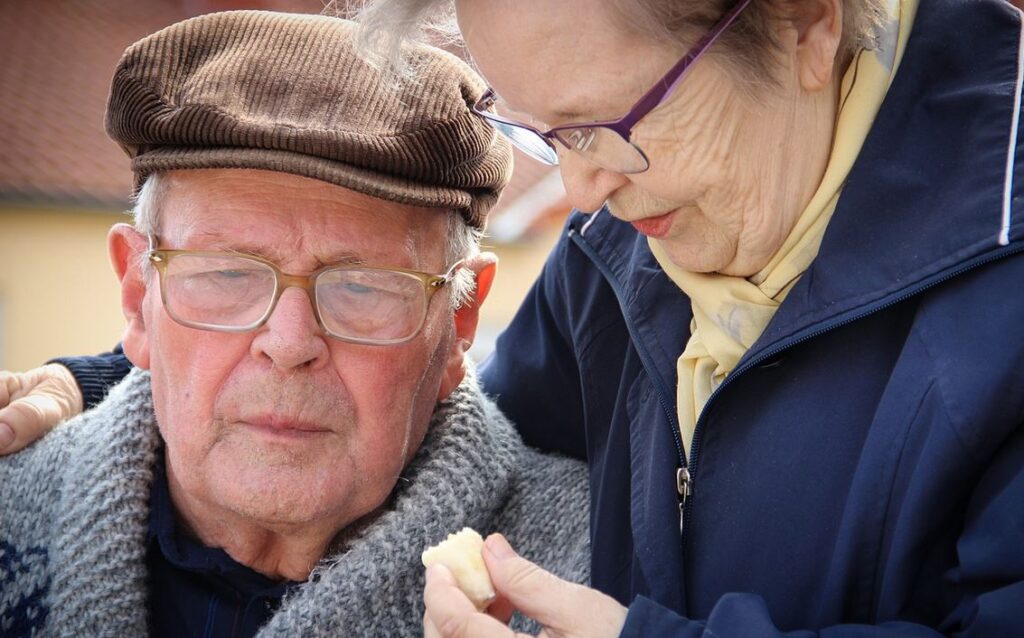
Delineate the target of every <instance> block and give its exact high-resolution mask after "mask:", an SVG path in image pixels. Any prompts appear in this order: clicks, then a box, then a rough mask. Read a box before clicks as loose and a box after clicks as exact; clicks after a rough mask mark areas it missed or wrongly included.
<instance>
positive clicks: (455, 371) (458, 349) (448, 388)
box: [437, 253, 498, 401]
mask: <svg viewBox="0 0 1024 638" xmlns="http://www.w3.org/2000/svg"><path fill="white" fill-rule="evenodd" d="M463 268H468V269H470V270H472V271H473V276H474V278H475V279H476V286H474V287H473V294H472V296H471V297H470V298H469V300H468V301H466V303H464V304H462V306H461V307H460V308H459V309H458V310H456V311H455V339H454V340H453V341H452V349H451V351H450V352H449V353H448V361H446V362H445V370H444V377H443V378H442V379H441V387H440V388H439V390H438V394H437V400H438V401H442V400H444V399H446V398H447V397H448V395H449V394H451V393H452V392H454V391H455V388H457V387H459V384H460V383H462V379H464V378H465V376H466V351H467V350H469V348H470V346H472V345H473V339H475V338H476V327H477V324H478V323H479V322H480V306H481V304H483V302H484V300H485V299H487V293H489V292H490V291H491V284H492V283H494V274H495V273H496V272H497V270H498V256H497V255H495V254H494V253H480V254H479V255H475V256H473V257H470V258H469V259H467V260H466V263H465V264H464V265H463Z"/></svg>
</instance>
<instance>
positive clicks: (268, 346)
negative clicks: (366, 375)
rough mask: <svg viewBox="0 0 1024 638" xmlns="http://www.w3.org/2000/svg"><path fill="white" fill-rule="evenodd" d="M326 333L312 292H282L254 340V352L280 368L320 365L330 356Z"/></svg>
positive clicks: (287, 290) (289, 289) (294, 289)
mask: <svg viewBox="0 0 1024 638" xmlns="http://www.w3.org/2000/svg"><path fill="white" fill-rule="evenodd" d="M327 339H328V337H327V335H325V334H324V332H323V330H321V329H320V325H319V324H318V323H317V320H316V315H315V314H314V312H313V306H312V304H311V300H310V298H309V295H308V294H306V292H305V291H303V290H300V289H299V288H288V289H286V290H285V291H284V292H283V293H281V298H280V299H278V301H277V306H276V307H275V308H274V312H273V313H272V314H271V315H270V318H269V319H267V323H266V324H265V325H264V326H263V327H262V328H260V329H259V330H258V331H257V333H256V337H255V338H254V339H253V340H252V346H251V350H252V354H253V356H254V357H256V358H262V357H266V358H268V359H270V361H271V362H272V363H273V364H274V365H275V366H276V367H278V368H280V369H282V370H291V369H295V368H301V367H309V368H313V369H316V368H319V367H321V366H323V365H325V364H326V363H327V362H328V361H329V359H330V350H329V348H328V345H327Z"/></svg>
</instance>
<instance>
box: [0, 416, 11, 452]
mask: <svg viewBox="0 0 1024 638" xmlns="http://www.w3.org/2000/svg"><path fill="white" fill-rule="evenodd" d="M11 443H14V429H13V428H12V427H11V426H9V425H7V424H6V423H0V450H5V449H7V447H8V446H9V445H10V444H11Z"/></svg>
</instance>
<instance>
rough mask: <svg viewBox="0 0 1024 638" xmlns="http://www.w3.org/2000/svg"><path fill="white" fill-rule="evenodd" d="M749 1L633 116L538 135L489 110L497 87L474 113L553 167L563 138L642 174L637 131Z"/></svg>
mask: <svg viewBox="0 0 1024 638" xmlns="http://www.w3.org/2000/svg"><path fill="white" fill-rule="evenodd" d="M750 2H751V0H740V1H739V2H738V3H736V5H735V6H734V7H733V8H732V9H730V10H729V11H728V12H727V13H726V14H725V15H723V16H722V18H721V19H720V20H719V21H718V23H717V24H715V26H714V27H712V28H711V30H710V31H708V33H706V34H705V35H704V37H703V38H701V39H700V41H698V42H697V44H695V45H694V46H693V48H691V49H690V50H689V51H687V52H686V55H684V56H683V57H682V58H680V60H679V61H678V62H676V64H675V66H673V67H672V68H671V69H669V71H668V73H666V74H665V76H664V77H662V78H661V79H660V80H658V81H657V82H656V83H655V84H654V86H653V87H651V89H650V90H649V91H647V93H645V94H644V95H643V97H641V98H640V99H639V100H637V102H636V104H634V105H633V108H631V109H630V110H629V112H628V113H626V114H625V115H623V116H622V117H621V118H619V119H617V120H608V121H604V122H584V123H580V124H565V125H563V126H556V127H555V128H553V129H550V130H548V131H539V130H537V129H535V128H533V127H532V126H530V125H528V124H524V123H522V122H516V121H515V120H510V119H508V118H505V117H502V116H500V115H497V114H495V113H491V112H489V111H488V109H490V108H491V107H492V106H493V105H494V104H495V102H497V95H495V93H494V90H493V89H488V90H487V91H486V92H484V94H483V95H482V96H481V97H480V99H479V100H478V101H477V103H476V104H475V105H473V112H474V113H476V114H477V115H479V116H480V117H482V118H484V120H486V121H487V122H488V123H489V124H490V125H491V126H493V127H494V128H495V129H497V130H498V131H499V132H500V133H502V134H503V135H505V137H507V138H508V139H509V141H511V142H512V143H513V144H515V145H516V146H517V147H518V148H519V150H521V151H523V152H524V153H526V154H527V155H529V156H530V157H532V158H534V159H536V160H538V161H541V162H543V163H545V164H548V165H550V166H555V165H557V164H558V152H557V150H556V149H555V144H554V141H553V140H558V142H559V143H561V144H562V145H563V146H565V147H566V148H567V149H569V150H570V151H573V152H576V153H579V154H580V155H581V156H583V157H584V158H586V159H587V160H588V161H590V162H593V163H594V164H597V165H598V166H600V167H601V168H604V169H607V170H610V171H615V172H616V173H642V172H644V171H646V170H647V169H648V168H649V167H650V165H651V163H650V161H649V160H648V159H647V155H646V154H644V152H643V150H642V149H641V148H640V147H638V146H637V145H636V144H634V143H633V142H632V141H630V139H629V138H630V135H631V133H632V131H633V127H634V126H636V124H637V122H639V121H640V120H642V119H643V118H644V117H646V116H647V114H648V113H650V112H651V111H653V110H654V109H655V108H656V107H657V106H658V105H659V104H661V103H662V102H664V101H665V100H667V99H668V97H669V96H670V95H672V92H673V91H675V88H676V87H677V86H678V85H679V83H680V82H681V81H682V80H683V78H684V77H686V72H687V71H689V70H690V68H691V67H692V66H693V63H694V62H696V61H697V60H698V59H700V57H701V56H702V55H704V53H705V52H707V50H708V49H710V48H711V45H712V44H714V43H715V40H717V39H718V36H720V35H722V33H723V32H724V31H725V30H726V29H728V28H729V26H730V25H731V24H732V23H733V22H735V21H736V18H737V17H739V15H740V13H741V12H742V11H743V10H744V9H745V8H746V7H747V6H748V5H749V4H750Z"/></svg>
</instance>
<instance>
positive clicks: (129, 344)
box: [107, 224, 149, 369]
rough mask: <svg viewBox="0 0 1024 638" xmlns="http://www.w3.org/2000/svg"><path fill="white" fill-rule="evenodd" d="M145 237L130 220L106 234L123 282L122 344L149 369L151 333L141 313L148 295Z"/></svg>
mask: <svg viewBox="0 0 1024 638" xmlns="http://www.w3.org/2000/svg"><path fill="white" fill-rule="evenodd" d="M148 243H149V242H148V240H147V239H146V237H145V236H144V235H143V234H142V233H140V232H139V231H137V230H135V229H134V228H132V227H131V226H129V225H128V224H115V225H114V227H113V228H111V229H110V232H109V233H108V234H107V252H108V253H110V262H111V264H112V265H113V266H114V272H115V273H116V274H117V278H118V280H120V282H121V311H122V312H123V313H124V318H125V320H126V322H127V323H126V325H125V328H124V335H123V336H122V337H121V345H122V347H123V348H124V353H125V355H126V356H127V357H128V359H129V360H131V362H132V363H133V364H135V365H136V366H137V367H139V368H144V369H149V336H148V335H147V333H146V322H145V320H144V318H143V313H142V302H143V300H144V299H145V298H146V282H145V273H144V272H143V268H142V256H143V255H145V254H146V251H147V249H148Z"/></svg>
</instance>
